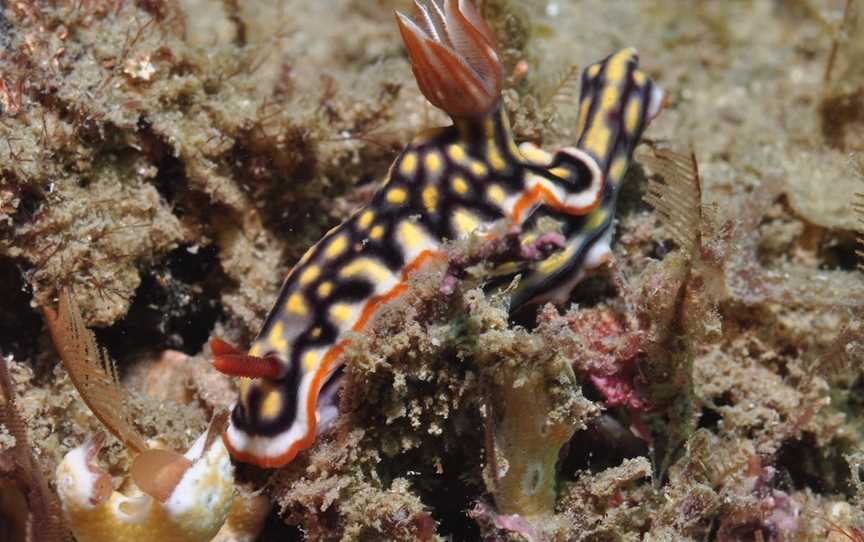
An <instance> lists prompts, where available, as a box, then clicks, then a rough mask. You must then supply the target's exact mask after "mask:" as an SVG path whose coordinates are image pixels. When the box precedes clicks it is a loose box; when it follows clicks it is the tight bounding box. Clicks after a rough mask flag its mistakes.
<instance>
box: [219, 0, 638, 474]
mask: <svg viewBox="0 0 864 542" xmlns="http://www.w3.org/2000/svg"><path fill="white" fill-rule="evenodd" d="M417 5H418V8H419V16H418V18H417V20H416V21H415V20H412V19H410V18H409V17H407V16H405V15H402V14H397V23H398V25H399V29H400V31H401V33H402V38H403V40H404V42H405V45H406V48H407V51H408V55H409V58H410V60H411V65H412V69H413V71H414V75H415V78H416V79H417V82H418V86H419V87H420V90H421V91H422V92H423V94H424V95H425V96H426V98H427V99H428V100H429V101H430V102H432V103H433V104H434V105H435V106H437V107H439V108H441V109H442V110H444V111H445V112H447V113H448V114H449V115H450V116H451V117H452V119H453V125H452V126H449V127H446V128H442V129H438V130H435V131H431V132H428V133H425V134H422V135H421V136H419V137H418V138H417V139H415V141H413V142H412V143H411V144H410V145H409V146H408V147H407V148H406V149H405V150H404V151H402V153H401V154H400V155H399V156H398V158H397V159H396V161H395V162H394V164H393V165H392V166H391V168H390V172H389V174H388V177H387V179H386V182H385V184H384V186H383V187H382V189H381V190H380V191H379V192H378V193H376V195H375V196H374V197H373V198H372V201H371V202H370V203H369V205H368V206H367V207H366V208H364V209H361V210H360V211H358V212H357V213H355V214H354V215H353V216H352V217H351V218H349V219H348V220H347V221H345V222H344V223H342V224H341V225H339V226H337V227H336V228H334V229H333V230H331V231H330V232H328V233H327V234H326V235H325V237H324V238H323V239H321V241H319V242H318V243H317V244H315V245H314V246H313V247H312V248H310V249H309V250H308V251H307V252H306V253H305V254H304V255H303V257H302V258H301V259H300V261H299V262H298V263H297V265H296V266H295V267H294V269H292V271H291V272H290V273H289V275H288V277H287V278H286V279H285V283H284V285H283V287H282V290H281V292H280V294H279V297H278V299H277V301H276V303H275V305H274V306H273V308H272V309H271V311H270V313H269V315H268V317H267V319H266V321H265V323H264V326H263V327H262V329H261V331H260V333H259V335H258V337H257V338H256V339H255V341H254V342H253V344H252V347H251V349H250V350H249V353H248V354H245V353H243V352H241V351H239V350H237V349H235V348H233V347H231V346H229V345H228V344H226V343H224V342H223V341H220V340H218V339H214V340H213V341H211V347H212V350H213V354H214V365H215V366H216V368H217V369H219V370H220V371H222V372H224V373H226V374H230V375H234V376H239V377H242V378H241V382H240V396H239V400H238V402H237V404H236V405H235V407H234V410H233V412H232V415H231V422H230V424H229V427H228V429H227V431H226V433H225V435H224V441H225V444H226V446H227V447H228V449H229V450H230V451H231V454H232V456H233V457H234V458H235V459H238V460H240V461H244V462H249V463H254V464H257V465H259V466H263V467H277V466H281V465H284V464H285V463H287V462H289V461H291V460H292V459H293V458H294V457H295V456H296V455H297V453H298V452H300V451H301V450H303V449H305V448H307V447H309V446H310V445H311V444H312V442H313V440H314V438H315V435H316V433H317V432H318V431H320V429H321V428H322V427H324V426H325V425H326V424H327V422H328V421H330V420H332V419H333V417H334V416H335V415H336V406H335V401H334V398H335V393H336V390H337V389H338V386H339V378H340V374H341V360H340V358H341V356H342V354H343V352H344V350H345V348H346V346H347V344H348V338H347V336H348V334H349V333H350V332H352V331H363V330H364V329H366V328H367V326H368V325H369V323H370V322H372V321H373V319H374V318H375V316H376V314H377V313H378V312H379V310H380V309H381V308H382V306H384V305H385V304H386V303H388V302H391V301H392V300H394V299H397V298H398V297H399V296H401V295H402V294H403V293H404V292H405V291H406V289H407V288H408V280H409V278H410V277H411V275H412V274H413V273H414V272H415V271H417V270H418V269H420V268H422V267H424V266H426V265H429V264H434V263H435V262H444V261H446V255H445V253H444V244H445V243H446V242H447V241H448V240H454V239H459V238H461V237H465V236H468V235H471V234H475V233H479V234H481V235H484V236H486V237H487V238H492V237H494V236H495V235H500V233H501V232H506V231H510V232H513V231H516V232H518V231H521V229H522V228H523V226H524V225H526V221H527V220H529V219H531V218H532V216H533V215H534V214H535V212H536V211H537V209H538V208H541V207H542V208H543V209H548V210H549V211H550V212H554V213H556V215H557V216H561V217H584V216H590V214H591V213H592V212H594V211H595V210H597V209H598V208H599V206H600V205H601V201H602V200H604V198H607V197H608V194H609V193H610V192H609V188H608V186H607V185H606V184H605V183H604V174H603V171H604V169H605V170H606V171H610V168H611V170H612V171H613V172H617V171H616V165H615V164H616V163H617V162H614V160H615V158H616V157H618V156H619V154H620V151H619V150H618V144H619V143H618V142H619V141H622V138H621V137H619V131H618V129H617V127H616V126H615V122H616V121H615V120H614V119H612V118H611V117H610V118H608V119H607V118H606V117H607V113H608V112H609V111H610V110H609V109H608V107H607V105H609V104H605V103H603V99H604V98H609V96H610V95H609V94H606V95H602V96H594V97H592V98H591V99H590V102H591V105H589V109H592V108H593V109H592V110H594V111H595V112H597V114H595V115H594V116H590V115H589V116H587V117H585V118H586V119H589V120H591V122H590V123H589V122H587V121H586V125H585V126H584V127H583V129H582V130H581V131H582V132H586V134H587V133H588V131H590V130H591V129H596V130H600V132H598V134H599V135H597V137H596V138H594V140H595V141H597V142H598V143H597V145H596V146H594V147H592V146H588V145H586V146H584V147H583V148H566V149H562V150H560V151H558V152H556V153H554V154H547V153H544V152H542V151H539V149H537V148H536V147H534V146H532V145H523V146H522V147H519V146H517V145H516V143H515V142H514V140H513V136H512V133H511V131H510V127H509V123H508V120H507V115H506V113H505V112H504V111H503V108H502V107H501V99H500V91H501V81H502V78H503V75H502V67H501V63H500V61H499V59H498V54H497V52H496V49H495V45H494V41H493V37H492V33H491V31H490V29H489V28H488V26H487V25H486V23H485V22H484V21H483V20H482V18H481V17H480V15H479V13H478V12H477V11H476V10H475V8H474V7H473V5H472V4H471V3H470V2H469V1H467V0H445V1H444V2H443V3H442V2H434V1H428V2H419V1H418V2H417ZM601 71H602V70H601ZM627 73H628V74H629V75H628V77H630V76H632V75H633V74H634V73H641V72H634V71H633V70H631V69H630V68H628V72H627ZM642 77H643V78H644V76H642ZM606 80H609V81H611V80H612V78H611V77H610V75H608V74H607V75H606V79H603V81H606ZM616 82H617V81H616ZM632 94H634V93H632V92H631V91H630V90H628V89H626V88H625V89H623V90H622V93H621V96H619V97H617V98H616V103H617V102H620V101H621V100H622V99H623V98H624V97H625V96H630V95H632ZM636 94H638V93H636ZM624 103H625V104H626V103H627V102H626V101H625V102H624ZM645 103H647V102H643V103H642V105H641V106H640V107H641V109H639V111H638V114H639V116H640V118H639V122H638V126H637V127H636V128H634V129H633V130H631V131H630V133H629V136H628V137H629V138H630V140H628V141H627V142H625V143H623V145H624V147H622V148H625V149H629V150H627V151H626V152H625V155H626V157H627V159H628V160H629V153H630V151H632V146H633V145H635V142H636V141H637V140H638V137H639V134H640V133H641V129H642V127H644V124H645V123H646V122H647V121H646V119H648V118H649V117H650V115H649V113H648V111H649V109H648V108H647V106H646V105H645ZM624 107H627V106H626V105H625V106H624ZM600 112H603V114H600ZM626 114H627V113H626V112H625V117H626ZM580 118H581V117H580ZM601 118H602V119H605V120H604V122H605V123H606V124H607V125H608V128H609V129H610V130H611V131H610V132H609V136H608V137H606V135H605V132H604V131H603V130H601V128H597V127H598V126H600V124H598V123H597V121H598V120H599V119H601ZM613 132H614V133H613ZM587 137H589V136H588V135H586V138H587ZM602 141H605V142H606V143H605V144H604V145H600V142H602ZM610 144H614V147H612V148H611V150H610V147H609V145H610ZM604 160H607V161H608V160H613V162H612V163H611V165H610V164H607V163H606V162H604ZM625 166H626V164H625ZM622 174H623V173H622ZM610 176H611V174H610ZM613 191H614V189H613ZM612 199H613V200H614V193H613V196H612ZM606 210H607V211H610V210H609V209H608V205H607V209H606ZM604 216H606V215H604ZM604 220H606V218H604ZM592 224H593V223H592ZM532 272H533V273H535V274H536V273H540V271H535V270H533V269H532V270H530V271H529V273H532ZM546 277H547V275H543V276H538V277H537V280H536V281H535V282H536V283H537V284H538V289H541V290H542V288H543V283H544V282H546V283H548V284H550V286H549V287H550V288H553V287H556V286H557V285H558V283H559V282H560V281H559V280H558V279H557V278H555V280H553V281H552V282H548V281H546V280H545V279H546Z"/></svg>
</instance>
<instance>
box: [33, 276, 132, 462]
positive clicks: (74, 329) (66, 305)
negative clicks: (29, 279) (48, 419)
mask: <svg viewBox="0 0 864 542" xmlns="http://www.w3.org/2000/svg"><path fill="white" fill-rule="evenodd" d="M44 314H45V320H46V321H47V322H48V328H49V330H50V331H51V339H52V340H53V341H54V346H55V348H57V353H58V354H59V355H60V359H61V360H62V361H63V365H64V366H65V367H66V370H67V371H68V372H69V377H70V378H71V379H72V383H73V384H74V385H75V388H76V389H77V390H78V393H80V394H81V398H82V399H83V400H84V402H85V403H86V404H87V406H88V407H90V410H91V411H93V414H94V415H95V416H96V417H97V418H98V419H99V421H101V422H102V423H103V424H104V425H105V427H106V428H107V429H108V430H109V431H111V433H113V434H114V436H116V437H117V438H118V439H119V440H120V441H121V442H122V443H123V444H124V445H126V447H127V448H128V449H129V450H130V451H131V452H134V453H141V452H143V451H145V450H146V449H147V444H146V443H145V442H144V438H143V437H142V436H141V434H140V433H139V432H138V431H137V430H136V429H135V428H134V427H133V426H132V423H131V422H130V416H129V397H128V393H127V392H126V391H125V389H124V388H123V387H122V386H121V385H120V383H119V382H118V378H117V370H116V367H115V365H114V362H113V361H112V360H111V358H110V357H109V356H108V352H106V351H105V349H104V348H100V347H99V345H98V344H96V337H95V336H94V335H93V332H92V331H90V330H89V329H87V327H86V326H85V325H84V319H83V318H82V316H81V311H80V310H79V309H78V305H77V304H76V303H75V298H74V297H72V295H71V294H70V292H69V290H63V291H62V292H61V293H60V303H59V305H58V307H57V311H56V312H55V311H54V310H53V309H51V308H49V307H45V308H44Z"/></svg>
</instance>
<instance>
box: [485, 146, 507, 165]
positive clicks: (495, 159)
mask: <svg viewBox="0 0 864 542" xmlns="http://www.w3.org/2000/svg"><path fill="white" fill-rule="evenodd" d="M487 159H488V160H489V164H491V165H492V169H494V170H495V171H501V170H503V169H504V168H506V167H507V164H506V163H505V162H504V159H503V158H501V153H500V152H498V149H497V148H496V147H494V146H493V145H489V152H488V156H487Z"/></svg>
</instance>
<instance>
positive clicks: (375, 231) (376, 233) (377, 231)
mask: <svg viewBox="0 0 864 542" xmlns="http://www.w3.org/2000/svg"><path fill="white" fill-rule="evenodd" d="M383 235H384V228H383V227H381V226H375V227H374V228H372V231H370V232H369V237H370V238H372V239H374V240H376V241H377V240H378V239H381V237H382V236H383Z"/></svg>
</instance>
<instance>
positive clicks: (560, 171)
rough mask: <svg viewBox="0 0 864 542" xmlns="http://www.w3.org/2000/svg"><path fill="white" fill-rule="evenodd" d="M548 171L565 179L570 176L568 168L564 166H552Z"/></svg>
mask: <svg viewBox="0 0 864 542" xmlns="http://www.w3.org/2000/svg"><path fill="white" fill-rule="evenodd" d="M549 173H551V174H552V175H555V176H556V177H558V178H559V179H567V178H569V177H570V170H569V169H567V168H564V167H553V168H552V169H550V170H549Z"/></svg>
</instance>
